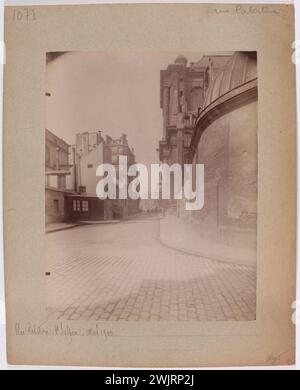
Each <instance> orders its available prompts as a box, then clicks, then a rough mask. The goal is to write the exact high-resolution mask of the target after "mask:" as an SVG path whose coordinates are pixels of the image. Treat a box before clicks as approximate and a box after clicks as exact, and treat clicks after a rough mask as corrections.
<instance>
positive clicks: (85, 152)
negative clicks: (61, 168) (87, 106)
mask: <svg viewBox="0 0 300 390" xmlns="http://www.w3.org/2000/svg"><path fill="white" fill-rule="evenodd" d="M120 155H122V156H127V161H128V166H129V165H131V164H134V162H135V156H134V152H133V150H132V149H131V148H130V147H129V145H128V141H127V136H126V134H122V136H121V137H120V138H119V139H112V138H111V137H109V136H106V137H105V138H104V137H103V136H102V133H101V132H100V131H98V132H84V133H78V134H77V135H76V143H75V145H73V147H72V151H71V153H70V158H71V159H72V165H73V166H74V188H75V193H74V194H72V195H69V196H67V197H66V210H65V218H66V220H67V221H71V220H84V221H89V220H111V219H123V218H126V217H128V216H129V215H131V214H134V213H136V212H138V204H139V202H138V200H131V199H116V200H113V199H105V200H101V199H99V198H98V197H97V194H96V187H97V184H98V182H99V180H100V177H98V176H96V170H97V167H98V166H99V165H100V164H113V165H114V166H115V169H116V175H117V179H118V170H119V156H120ZM129 179H130V178H129V177H128V182H129Z"/></svg>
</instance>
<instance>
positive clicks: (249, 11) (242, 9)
mask: <svg viewBox="0 0 300 390" xmlns="http://www.w3.org/2000/svg"><path fill="white" fill-rule="evenodd" d="M213 13H215V14H218V15H223V14H235V15H265V14H271V15H272V14H273V15H275V16H281V15H280V11H279V9H276V8H272V7H266V6H254V5H250V6H243V5H237V6H236V7H235V8H226V7H222V8H220V7H216V8H214V9H213Z"/></svg>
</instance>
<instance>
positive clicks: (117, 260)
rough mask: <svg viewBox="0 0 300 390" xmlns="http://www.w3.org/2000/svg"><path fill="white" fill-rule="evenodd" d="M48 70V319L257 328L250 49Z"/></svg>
mask: <svg viewBox="0 0 300 390" xmlns="http://www.w3.org/2000/svg"><path fill="white" fill-rule="evenodd" d="M45 69H46V90H45V117H46V121H45V123H46V128H45V236H46V252H45V254H46V262H45V264H44V268H45V275H44V277H45V283H46V293H47V307H46V308H45V310H46V316H47V319H48V320H60V321H68V320H70V321H71V320H85V321H89V320H91V321H254V320H256V284H257V271H256V270H257V103H258V92H257V88H258V79H257V53H256V52H254V51H234V52H201V51H199V52H192V51H190V52H189V51H182V52H173V51H169V52H158V51H157V52H130V51H127V52H121V51H120V52H100V51H98V52H96V51H95V52H91V51H87V52H83V51H68V52H63V51H60V52H47V53H46V61H45Z"/></svg>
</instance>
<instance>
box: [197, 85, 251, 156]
mask: <svg viewBox="0 0 300 390" xmlns="http://www.w3.org/2000/svg"><path fill="white" fill-rule="evenodd" d="M255 100H257V78H255V79H253V80H250V81H248V82H247V83H244V84H242V85H240V86H238V87H236V88H234V89H232V90H230V91H229V92H226V93H225V94H224V95H221V96H219V97H218V98H217V99H216V100H214V101H213V102H211V103H210V104H209V105H208V106H207V107H205V108H204V110H203V111H202V112H201V113H200V115H199V116H198V118H197V120H196V123H195V132H194V135H193V137H192V140H191V156H193V155H194V152H195V150H196V148H197V145H198V143H199V141H200V138H201V136H202V134H203V132H204V131H205V129H206V128H207V127H208V126H209V125H210V124H211V123H213V122H214V121H215V120H217V119H218V118H220V117H221V116H223V115H225V114H227V113H229V112H231V111H233V110H235V109H236V108H238V107H242V106H244V105H245V104H248V103H250V102H252V101H255Z"/></svg>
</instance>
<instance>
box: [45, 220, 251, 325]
mask: <svg viewBox="0 0 300 390" xmlns="http://www.w3.org/2000/svg"><path fill="white" fill-rule="evenodd" d="M46 241H47V251H46V253H47V263H46V264H47V269H46V271H48V272H50V275H48V276H45V278H46V281H47V299H48V307H47V313H48V319H53V320H77V319H84V320H87V319H90V320H110V321H113V320H128V321H147V320H151V321H157V320H183V321H184V320H199V321H215V320H220V321H222V320H223V321H225V320H233V321H242V320H245V321H246V320H254V319H255V304H256V303H255V279H256V271H255V268H251V267H246V266H241V265H234V264H228V263H221V262H217V261H214V260H209V259H206V258H201V257H197V256H193V255H188V254H184V253H182V252H179V251H177V250H174V249H170V248H168V247H166V246H164V245H163V244H162V243H161V242H160V241H159V219H158V218H157V217H153V216H151V217H147V216H146V217H139V218H137V219H132V220H128V221H124V222H121V223H117V224H103V225H93V226H92V225H88V226H80V227H76V228H73V229H69V230H64V231H59V232H55V233H50V234H47V235H46Z"/></svg>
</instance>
